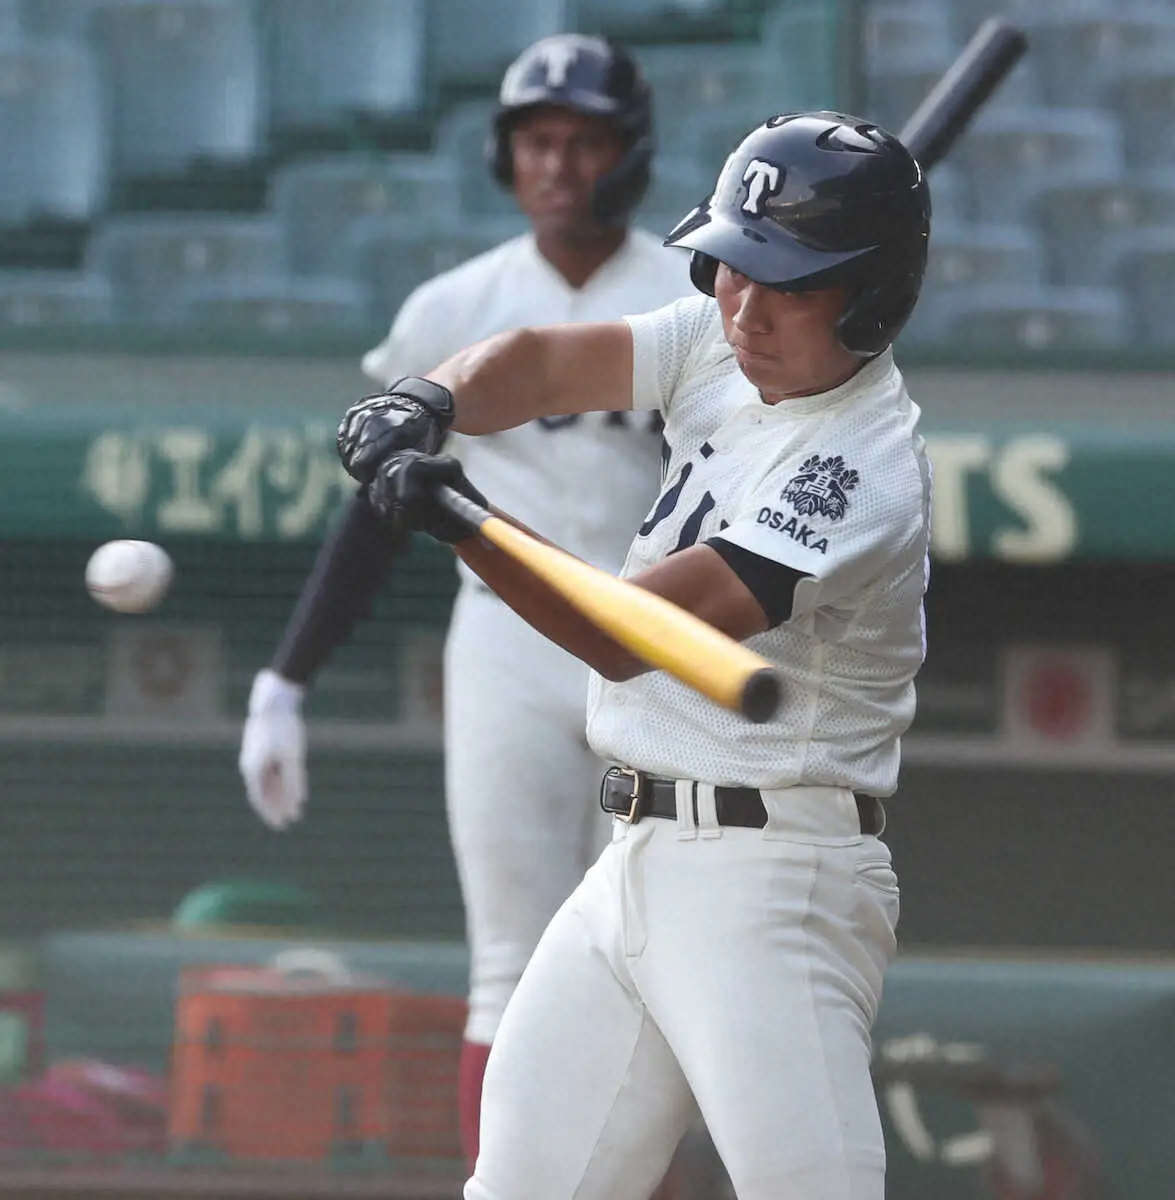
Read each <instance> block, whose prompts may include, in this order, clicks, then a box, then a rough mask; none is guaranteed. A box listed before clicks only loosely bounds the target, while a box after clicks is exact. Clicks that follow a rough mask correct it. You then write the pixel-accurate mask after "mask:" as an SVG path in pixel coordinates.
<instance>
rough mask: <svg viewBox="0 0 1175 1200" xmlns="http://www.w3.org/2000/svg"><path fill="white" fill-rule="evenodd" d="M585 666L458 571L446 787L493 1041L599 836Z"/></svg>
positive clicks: (474, 997) (473, 1024) (478, 987)
mask: <svg viewBox="0 0 1175 1200" xmlns="http://www.w3.org/2000/svg"><path fill="white" fill-rule="evenodd" d="M587 678H588V670H587V667H586V666H585V665H584V664H583V663H581V662H578V661H577V660H576V659H574V658H572V657H571V655H569V654H568V653H567V652H566V651H565V650H562V649H560V648H559V647H558V646H556V645H555V644H554V643H553V642H549V641H548V640H547V639H546V638H544V637H543V636H542V635H541V634H539V633H536V632H535V630H534V629H532V628H531V627H530V626H529V625H527V624H526V623H525V622H524V621H523V620H522V618H521V617H519V616H517V615H516V614H515V613H514V612H512V611H511V610H510V609H508V608H507V607H506V605H505V604H503V603H502V602H501V601H500V600H499V599H498V598H497V597H496V596H494V595H492V594H491V593H489V592H487V591H485V590H484V589H482V588H479V587H475V586H472V585H470V584H468V583H466V584H465V585H464V586H463V587H462V589H461V592H460V594H459V596H458V598H457V602H456V605H455V606H454V609H453V617H452V622H451V624H450V626H449V634H448V637H447V639H446V642H445V799H446V807H447V810H448V819H449V835H450V837H451V839H452V842H453V851H454V855H455V857H456V861H457V870H458V875H459V878H460V881H461V892H462V897H463V899H464V902H465V919H466V940H467V942H468V945H469V952H470V996H469V1020H468V1023H467V1025H466V1030H465V1036H466V1039H467V1040H468V1041H471V1042H478V1043H480V1044H482V1045H488V1044H489V1043H490V1042H492V1041H493V1040H494V1035H495V1033H496V1032H497V1028H498V1022H499V1021H500V1020H501V1017H502V1012H503V1010H504V1009H505V1007H506V1001H507V1000H508V999H509V998H510V994H511V993H512V992H513V990H514V987H515V985H516V984H517V983H518V979H519V977H520V976H521V974H522V969H523V968H524V967H525V966H526V963H527V960H528V959H529V958H530V956H531V953H532V952H533V951H534V948H535V946H536V945H537V944H538V940H539V938H540V937H541V936H542V932H543V930H544V929H545V928H546V926H547V923H548V922H549V921H550V919H551V917H552V916H553V915H554V914H555V912H556V910H557V909H558V908H559V906H560V905H561V904H562V903H563V901H564V900H566V899H567V897H568V896H569V895H570V894H571V892H572V890H573V889H574V888H575V886H576V885H577V884H578V883H579V881H580V880H581V879H582V878H583V875H584V872H585V871H586V870H587V868H588V867H589V866H590V865H591V864H592V863H593V862H594V861H595V860H596V858H597V857H598V856H599V853H600V851H601V850H602V849H603V847H604V846H605V845H606V844H607V841H608V817H607V816H606V815H605V814H604V813H603V812H602V811H601V810H600V806H599V802H598V797H599V788H600V777H601V775H602V774H603V772H604V769H605V764H603V763H601V761H600V759H599V758H597V757H596V755H595V754H594V753H592V751H591V750H590V749H589V747H588V744H587V740H586V737H585V733H584V729H585V725H586V716H585V714H586V708H587Z"/></svg>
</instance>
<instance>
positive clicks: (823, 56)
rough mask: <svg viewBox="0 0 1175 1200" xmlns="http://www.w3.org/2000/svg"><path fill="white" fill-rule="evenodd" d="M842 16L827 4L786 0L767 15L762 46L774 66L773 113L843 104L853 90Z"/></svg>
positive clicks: (824, 1)
mask: <svg viewBox="0 0 1175 1200" xmlns="http://www.w3.org/2000/svg"><path fill="white" fill-rule="evenodd" d="M841 15H842V9H841V8H840V6H839V5H836V4H829V3H827V0H786V2H783V3H778V2H777V3H776V4H775V5H774V6H773V7H772V8H771V9H770V10H769V11H768V12H766V13H765V14H764V17H763V21H762V24H761V28H760V35H759V45H760V47H761V48H762V51H763V54H764V57H765V58H766V59H767V61H768V62H771V63H774V64H775V70H774V79H773V81H772V84H771V92H772V97H773V98H772V99H771V101H770V103H769V104H768V106H767V107H768V110H769V111H770V112H788V111H795V110H802V109H814V108H839V107H843V106H844V105H845V103H846V100H847V97H848V95H849V94H850V91H851V90H852V88H853V87H854V81H852V80H850V79H849V78H848V72H847V70H846V63H848V62H849V61H851V60H852V59H853V58H854V57H855V55H853V54H849V53H846V47H845V44H844V29H845V25H844V22H843V21H842V20H841ZM760 119H762V118H761V117H760Z"/></svg>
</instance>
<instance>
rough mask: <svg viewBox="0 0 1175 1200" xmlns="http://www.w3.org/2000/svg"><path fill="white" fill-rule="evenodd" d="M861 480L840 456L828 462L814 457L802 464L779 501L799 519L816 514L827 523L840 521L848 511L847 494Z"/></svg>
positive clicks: (833, 456)
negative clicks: (793, 511)
mask: <svg viewBox="0 0 1175 1200" xmlns="http://www.w3.org/2000/svg"><path fill="white" fill-rule="evenodd" d="M860 478H861V477H860V475H858V474H857V472H856V471H854V470H853V469H852V467H848V466H846V465H845V460H844V459H843V458H841V456H840V455H839V454H833V455H830V456H829V457H828V458H821V457H820V455H819V454H813V455H812V456H811V457H810V458H806V459H805V460H804V461H803V463H801V465H800V470H799V473H798V474H797V475H795V476H793V477H792V478H791V479H789V480H788V482H787V486H786V487H785V488H784V489H783V491H782V492H781V493H780V499H781V500H786V501H788V503H789V504H791V506H792V508H794V509H795V510H796V512H798V513H799V514H800V516H802V517H812V516H815V515H816V514H817V513H819V514H820V515H822V516H825V517H827V518H828V519H829V520H830V521H839V520H840V519H841V517H843V516H844V515H845V510H846V509H847V508H848V507H849V496H848V494H849V492H851V491H852V490H853V488H855V487H856V486H857V483H858V482H859V480H860Z"/></svg>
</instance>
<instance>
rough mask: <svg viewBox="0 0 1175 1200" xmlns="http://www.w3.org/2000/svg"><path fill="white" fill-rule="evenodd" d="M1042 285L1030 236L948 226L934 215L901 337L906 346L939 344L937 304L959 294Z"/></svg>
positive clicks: (1040, 261)
mask: <svg viewBox="0 0 1175 1200" xmlns="http://www.w3.org/2000/svg"><path fill="white" fill-rule="evenodd" d="M1044 282H1045V270H1044V255H1043V252H1042V250H1041V247H1040V244H1039V241H1038V239H1037V238H1036V236H1035V231H1034V230H1032V229H1029V228H1025V227H1024V226H1020V225H978V224H974V223H971V222H952V221H948V220H941V219H939V218H938V216H937V214H936V218H935V222H934V229H933V232H932V234H931V238H930V258H929V260H928V262H927V264H926V276H925V279H924V281H923V284H922V295H921V298H920V299H919V301H918V307H917V308H916V309H915V310H914V315H913V317H912V318H911V319H910V323H909V325H908V326H907V328H906V330H905V332H904V333H903V335H902V337H903V339H904V340H905V341H906V342H925V341H936V340H939V339H940V335H939V332H938V329H937V325H936V319H937V317H938V310H939V305H940V302H941V301H942V299H943V298H944V297H946V296H950V295H951V294H953V293H954V292H957V291H959V290H961V289H962V290H970V289H973V288H976V287H979V286H983V285H988V284H1000V283H1008V284H1041V283H1044Z"/></svg>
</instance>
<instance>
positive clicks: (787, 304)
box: [714, 263, 862, 404]
mask: <svg viewBox="0 0 1175 1200" xmlns="http://www.w3.org/2000/svg"><path fill="white" fill-rule="evenodd" d="M714 295H715V298H716V299H717V300H718V307H719V309H720V310H721V312H722V328H723V331H724V332H725V334H726V340H727V341H728V342H729V343H730V347H731V349H732V350H733V351H734V354H735V358H737V359H738V365H739V369H740V370H741V371H742V373H743V374H744V375H745V376H746V377H747V379H748V380H750V382H751V383H753V384H754V385H755V387H756V388H758V389H759V394H760V395H761V396H762V397H763V400H764V402H765V403H767V404H777V403H779V401H781V400H787V399H790V398H792V397H795V396H812V395H815V394H817V393H818V392H826V391H828V390H829V389H830V388H834V387H837V386H838V385H839V384H842V383H844V382H845V380H846V379H850V378H851V377H852V376H853V375H855V374H856V373H857V371H858V370H859V369H860V368H861V365H862V361H861V359H859V358H858V357H857V356H856V355H855V354H850V353H849V351H848V350H846V349H845V348H844V347H843V346H842V345H841V344H840V342H839V341H838V340H837V336H836V323H837V321H838V320H839V319H840V317H841V314H842V313H843V312H844V310H845V304H846V302H847V295H846V293H845V291H844V289H843V288H824V289H822V290H820V291H815V292H777V291H774V290H773V289H772V288H769V287H764V286H763V284H761V283H755V282H754V280H751V279H748V278H747V277H746V276H745V275H742V274H740V273H739V272H738V271H734V270H732V269H731V268H730V267H728V266H727V265H726V264H725V263H720V264H719V266H718V274H717V276H716V277H715V280H714Z"/></svg>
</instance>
